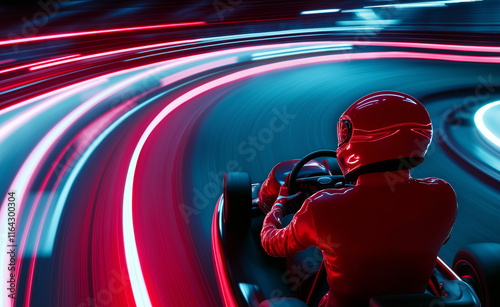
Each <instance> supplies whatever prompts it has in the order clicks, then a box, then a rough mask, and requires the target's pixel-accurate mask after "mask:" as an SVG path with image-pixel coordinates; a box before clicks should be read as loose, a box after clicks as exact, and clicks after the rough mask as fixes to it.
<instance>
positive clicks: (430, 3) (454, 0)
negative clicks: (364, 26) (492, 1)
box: [365, 0, 483, 9]
mask: <svg viewBox="0 0 500 307" xmlns="http://www.w3.org/2000/svg"><path fill="white" fill-rule="evenodd" d="M479 1H483V0H447V1H426V2H413V3H395V4H383V5H371V6H365V8H367V9H371V8H382V7H394V8H398V9H402V8H414V7H442V6H446V5H447V4H452V3H462V2H479Z"/></svg>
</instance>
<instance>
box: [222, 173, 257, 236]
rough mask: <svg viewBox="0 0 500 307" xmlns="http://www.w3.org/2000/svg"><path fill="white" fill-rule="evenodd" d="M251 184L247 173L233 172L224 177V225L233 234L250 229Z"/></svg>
mask: <svg viewBox="0 0 500 307" xmlns="http://www.w3.org/2000/svg"><path fill="white" fill-rule="evenodd" d="M251 211H252V183H251V181H250V176H249V175H248V173H244V172H238V173H237V172H233V173H227V174H226V175H225V176H224V223H225V224H226V227H227V228H228V229H229V230H231V231H234V232H242V231H245V230H247V229H248V227H250V222H251V219H252V217H251Z"/></svg>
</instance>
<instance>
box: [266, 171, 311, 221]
mask: <svg viewBox="0 0 500 307" xmlns="http://www.w3.org/2000/svg"><path fill="white" fill-rule="evenodd" d="M289 180H290V174H288V176H286V179H285V183H283V185H282V186H281V189H280V193H279V195H278V198H277V199H276V201H275V202H274V205H281V206H282V207H283V212H284V215H287V214H291V213H295V212H297V211H298V210H299V209H300V207H301V206H302V203H303V202H304V200H305V199H306V197H304V193H302V192H298V193H296V194H293V195H290V194H289V192H288V182H289Z"/></svg>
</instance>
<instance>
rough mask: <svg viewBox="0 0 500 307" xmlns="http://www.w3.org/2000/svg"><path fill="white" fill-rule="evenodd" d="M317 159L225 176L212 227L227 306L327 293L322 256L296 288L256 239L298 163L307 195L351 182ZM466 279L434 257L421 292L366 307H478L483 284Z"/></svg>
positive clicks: (499, 247) (498, 247) (295, 302)
mask: <svg viewBox="0 0 500 307" xmlns="http://www.w3.org/2000/svg"><path fill="white" fill-rule="evenodd" d="M319 155H321V153H319V154H318V153H313V154H310V155H308V156H306V157H305V158H303V159H302V160H290V161H284V162H281V163H278V164H277V165H276V166H275V167H274V168H273V169H272V170H271V172H270V173H269V176H268V178H267V179H266V180H265V181H264V182H262V183H251V181H250V177H249V175H248V174H247V173H228V174H226V176H225V180H224V193H223V195H221V197H220V198H219V200H218V202H217V205H216V208H215V212H214V218H213V224H212V250H213V256H214V260H215V270H216V274H217V278H218V285H219V290H220V291H221V294H222V297H223V299H224V303H225V305H226V306H316V305H317V304H318V302H319V299H320V298H321V296H322V295H323V294H324V293H325V287H326V289H328V285H327V283H326V272H325V269H324V267H323V264H322V263H321V261H322V259H321V258H319V259H316V260H317V261H319V263H320V264H321V266H319V270H317V271H316V270H315V271H313V272H310V270H308V268H307V267H304V268H303V269H304V271H306V272H308V274H305V275H304V276H305V277H304V278H303V279H301V281H300V285H299V284H298V283H297V280H296V279H295V278H292V277H290V274H289V273H290V265H289V264H288V265H287V259H286V258H277V257H271V256H269V255H267V253H266V252H265V251H264V249H263V248H262V246H261V239H260V231H261V229H262V224H263V221H264V218H265V213H264V212H267V211H268V210H269V209H270V205H271V206H272V204H273V203H274V201H275V199H276V197H277V196H278V193H279V188H280V187H281V185H282V184H283V183H284V181H285V178H286V177H287V175H288V174H289V173H290V172H292V169H294V167H297V166H298V164H301V165H300V167H299V170H298V172H297V171H296V170H293V171H296V172H295V173H296V175H297V178H298V179H297V183H298V185H299V186H300V185H302V184H303V183H310V182H311V179H314V180H313V181H314V182H315V184H313V185H311V184H307V186H306V185H305V184H304V185H303V186H302V187H301V188H302V189H308V190H309V191H310V192H311V193H314V192H315V191H317V190H321V189H323V188H340V187H345V186H348V185H350V184H352V183H348V182H345V180H343V176H342V174H341V172H340V169H339V168H338V165H337V164H336V161H335V159H332V156H334V154H330V158H329V159H325V160H323V162H318V161H315V160H313V159H311V158H310V157H318V156H319ZM305 160H307V161H305ZM306 179H307V180H306ZM301 180H302V181H301ZM318 182H319V183H318ZM323 185H324V187H323ZM488 244H490V245H488V247H487V249H488V248H489V249H491V248H493V250H494V252H493V255H488V256H487V258H488V259H489V260H488V261H490V262H492V263H495V264H496V263H500V244H494V243H488ZM483 250H484V249H483ZM497 252H498V254H497ZM481 253H482V252H481V251H479V254H481ZM483 254H484V253H483ZM490 254H491V253H490ZM457 255H458V254H457ZM497 256H498V258H497ZM462 260H463V259H462ZM454 263H462V264H463V261H461V259H457V258H456V259H455V261H454ZM471 268H472V265H471V266H469V267H467V269H468V270H467V269H463V268H462V270H461V273H462V275H464V274H465V273H467V272H469V271H470V269H471ZM491 268H492V266H491V265H489V266H488V264H484V263H482V264H481V263H479V264H476V267H475V268H472V269H473V270H476V271H484V270H488V269H491ZM499 268H500V266H499ZM464 272H465V273H464ZM499 272H500V271H499ZM465 275H467V274H465ZM469 275H470V274H469ZM469 275H467V276H465V277H464V276H460V274H457V272H455V271H454V270H453V269H451V268H450V267H449V266H448V265H447V264H446V263H445V262H444V261H443V260H442V259H440V258H439V257H438V258H437V259H436V266H435V269H434V274H433V276H432V278H431V279H430V280H429V283H428V286H427V288H426V291H425V293H421V294H408V295H381V296H377V297H373V298H372V299H371V301H370V304H369V306H372V307H375V306H380V307H382V306H386V307H388V306H463V307H465V306H470V307H473V306H481V302H480V301H482V300H484V301H485V302H486V301H487V299H488V298H485V297H484V296H485V294H484V293H483V292H484V291H483V288H484V286H483V287H482V288H481V287H479V286H477V284H479V283H480V281H479V279H480V277H479V276H476V277H470V276H469ZM367 278H369V276H367ZM474 278H475V280H473V279H474ZM497 278H498V277H497ZM491 280H493V281H491ZM402 282H404V281H402ZM483 283H484V281H483ZM490 283H492V284H494V283H495V280H494V278H490ZM297 289H301V291H297ZM304 289H305V290H304ZM476 292H481V293H479V294H477V293H476ZM493 299H496V298H493ZM491 302H494V301H491ZM491 302H488V304H484V302H483V306H496V305H492V304H490V303H491ZM433 304H434V305H433Z"/></svg>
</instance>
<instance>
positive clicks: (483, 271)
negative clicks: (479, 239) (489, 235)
mask: <svg viewBox="0 0 500 307" xmlns="http://www.w3.org/2000/svg"><path fill="white" fill-rule="evenodd" d="M453 270H454V271H455V272H456V273H457V275H458V276H460V278H462V279H463V280H464V281H465V282H467V283H468V284H469V285H470V286H471V287H472V288H474V290H475V292H476V294H477V296H478V297H479V299H480V300H481V305H482V306H484V307H494V306H500V291H499V290H500V244H496V243H477V244H471V245H468V246H466V247H465V248H463V249H461V250H459V251H458V252H457V254H456V255H455V259H453Z"/></svg>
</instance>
